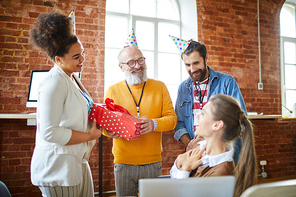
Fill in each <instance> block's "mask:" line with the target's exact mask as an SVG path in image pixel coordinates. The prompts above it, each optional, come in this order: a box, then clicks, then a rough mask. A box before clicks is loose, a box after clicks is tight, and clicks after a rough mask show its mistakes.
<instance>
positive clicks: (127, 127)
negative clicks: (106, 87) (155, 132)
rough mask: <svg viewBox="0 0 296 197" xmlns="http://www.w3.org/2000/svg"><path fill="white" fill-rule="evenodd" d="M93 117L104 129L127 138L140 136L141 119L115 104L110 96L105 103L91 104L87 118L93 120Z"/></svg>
mask: <svg viewBox="0 0 296 197" xmlns="http://www.w3.org/2000/svg"><path fill="white" fill-rule="evenodd" d="M94 119H96V121H97V124H98V125H100V126H101V127H103V128H104V129H107V130H109V131H112V132H113V133H115V134H117V135H119V136H120V137H123V138H125V139H127V140H132V139H138V138H140V135H141V134H140V131H139V130H140V126H141V124H142V121H141V120H140V119H138V118H136V117H134V116H132V115H131V114H130V113H129V112H128V110H126V109H125V108H123V107H121V106H120V105H115V104H114V101H113V100H112V99H110V98H107V99H106V100H105V103H102V104H99V103H94V104H93V106H92V109H91V112H90V115H89V117H88V120H90V121H92V122H93V120H94Z"/></svg>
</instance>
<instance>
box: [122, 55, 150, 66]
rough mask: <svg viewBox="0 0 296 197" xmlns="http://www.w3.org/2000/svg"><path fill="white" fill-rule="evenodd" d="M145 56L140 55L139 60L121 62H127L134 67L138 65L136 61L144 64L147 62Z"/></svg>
mask: <svg viewBox="0 0 296 197" xmlns="http://www.w3.org/2000/svg"><path fill="white" fill-rule="evenodd" d="M145 59H146V58H145V57H140V58H139V59H138V60H130V61H128V62H127V63H124V62H120V64H127V65H128V66H129V67H130V68H133V67H135V66H136V62H137V63H138V64H139V65H143V64H145Z"/></svg>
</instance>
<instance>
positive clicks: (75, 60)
mask: <svg viewBox="0 0 296 197" xmlns="http://www.w3.org/2000/svg"><path fill="white" fill-rule="evenodd" d="M84 58H85V56H84V48H83V46H82V44H81V43H80V42H77V43H75V44H73V45H72V46H71V47H70V49H69V52H68V53H67V54H65V55H64V56H63V57H60V56H56V57H55V61H56V63H57V64H58V66H59V67H60V68H61V69H62V70H63V71H64V72H65V73H66V74H67V75H68V76H69V77H70V76H71V75H72V73H73V72H81V71H82V66H83V62H84Z"/></svg>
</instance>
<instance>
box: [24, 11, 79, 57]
mask: <svg viewBox="0 0 296 197" xmlns="http://www.w3.org/2000/svg"><path fill="white" fill-rule="evenodd" d="M30 42H31V43H33V44H34V45H35V46H37V47H38V48H40V49H41V50H42V51H44V52H45V53H46V54H47V55H48V56H49V57H50V58H51V59H52V60H53V61H55V56H60V57H63V56H64V55H65V54H67V53H68V52H69V49H70V47H71V46H72V45H73V44H75V43H77V42H78V38H77V37H76V36H75V35H73V34H72V31H71V28H70V20H69V18H68V17H67V16H65V15H64V14H61V13H59V12H58V11H52V12H50V13H46V14H40V15H39V17H38V19H37V21H36V22H35V23H34V27H33V29H31V31H30Z"/></svg>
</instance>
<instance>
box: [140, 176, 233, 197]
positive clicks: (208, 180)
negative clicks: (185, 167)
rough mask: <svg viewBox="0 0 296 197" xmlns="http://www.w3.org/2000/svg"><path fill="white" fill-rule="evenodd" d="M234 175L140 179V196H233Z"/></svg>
mask: <svg viewBox="0 0 296 197" xmlns="http://www.w3.org/2000/svg"><path fill="white" fill-rule="evenodd" d="M234 186H235V177H234V176H216V177H192V178H187V179H170V178H155V179H140V180H139V197H151V196H153V197H164V196H169V197H180V196H186V197H191V196H192V197H193V196H194V197H195V196H197V195H198V196H207V197H217V196H221V197H233V192H234Z"/></svg>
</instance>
